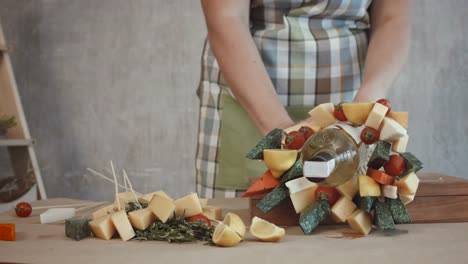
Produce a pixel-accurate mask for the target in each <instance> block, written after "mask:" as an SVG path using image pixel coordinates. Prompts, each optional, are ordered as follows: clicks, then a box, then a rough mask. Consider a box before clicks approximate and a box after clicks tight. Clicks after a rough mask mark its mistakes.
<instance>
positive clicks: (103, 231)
mask: <svg viewBox="0 0 468 264" xmlns="http://www.w3.org/2000/svg"><path fill="white" fill-rule="evenodd" d="M88 225H89V228H90V229H91V231H92V232H93V234H94V236H95V237H97V238H100V239H104V240H109V239H111V238H112V236H113V235H114V233H115V227H114V223H112V219H111V215H105V216H102V217H100V218H97V219H94V220H92V221H90V222H89V223H88Z"/></svg>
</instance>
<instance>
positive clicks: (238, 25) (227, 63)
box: [202, 0, 293, 135]
mask: <svg viewBox="0 0 468 264" xmlns="http://www.w3.org/2000/svg"><path fill="white" fill-rule="evenodd" d="M202 7H203V12H204V14H205V19H206V25H207V28H208V40H209V43H210V46H211V48H212V50H213V52H214V54H215V56H216V59H217V61H218V63H219V66H220V68H221V72H222V73H223V76H224V78H225V79H226V81H227V83H228V84H229V87H230V88H231V91H232V92H233V94H234V95H235V96H236V99H237V100H238V101H239V103H240V104H241V106H242V107H243V108H244V109H245V110H246V112H247V113H248V114H249V116H250V118H251V119H252V120H253V121H254V123H255V124H256V126H257V128H258V129H259V130H260V132H261V133H262V134H263V135H266V134H267V133H268V132H270V131H271V130H273V129H274V128H280V127H285V126H289V125H290V124H292V123H293V122H292V120H291V118H290V117H289V115H288V113H287V112H286V110H285V109H284V107H283V106H282V104H281V102H280V100H279V98H278V95H277V94H276V91H275V89H274V87H273V84H272V82H271V80H270V77H269V76H268V74H267V72H266V70H265V66H264V65H263V62H262V59H261V57H260V55H259V53H258V50H257V47H256V46H255V43H254V41H253V39H252V36H251V35H250V30H249V11H250V0H222V1H220V0H202Z"/></svg>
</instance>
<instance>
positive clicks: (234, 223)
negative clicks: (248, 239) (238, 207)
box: [223, 213, 246, 240]
mask: <svg viewBox="0 0 468 264" xmlns="http://www.w3.org/2000/svg"><path fill="white" fill-rule="evenodd" d="M223 223H224V224H225V225H227V226H229V227H230V228H231V229H232V230H234V231H235V232H236V233H237V234H238V235H239V236H240V238H241V239H242V240H243V239H244V238H245V230H246V227H245V224H244V221H242V219H241V218H240V216H238V215H236V214H234V213H228V214H227V215H226V216H225V217H224V220H223Z"/></svg>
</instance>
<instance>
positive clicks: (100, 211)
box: [92, 204, 115, 219]
mask: <svg viewBox="0 0 468 264" xmlns="http://www.w3.org/2000/svg"><path fill="white" fill-rule="evenodd" d="M113 212H115V210H114V204H110V205H107V206H105V207H102V208H99V209H97V210H96V211H94V212H93V214H92V216H93V219H97V218H100V217H103V216H106V215H109V214H111V213H113Z"/></svg>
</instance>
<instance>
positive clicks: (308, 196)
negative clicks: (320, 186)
mask: <svg viewBox="0 0 468 264" xmlns="http://www.w3.org/2000/svg"><path fill="white" fill-rule="evenodd" d="M315 190H316V187H312V188H308V189H304V190H302V191H300V192H296V193H291V194H290V198H291V202H292V204H293V206H294V210H295V211H296V214H299V213H301V212H302V211H304V209H306V208H307V207H308V206H310V205H311V204H313V203H314V202H315Z"/></svg>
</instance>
